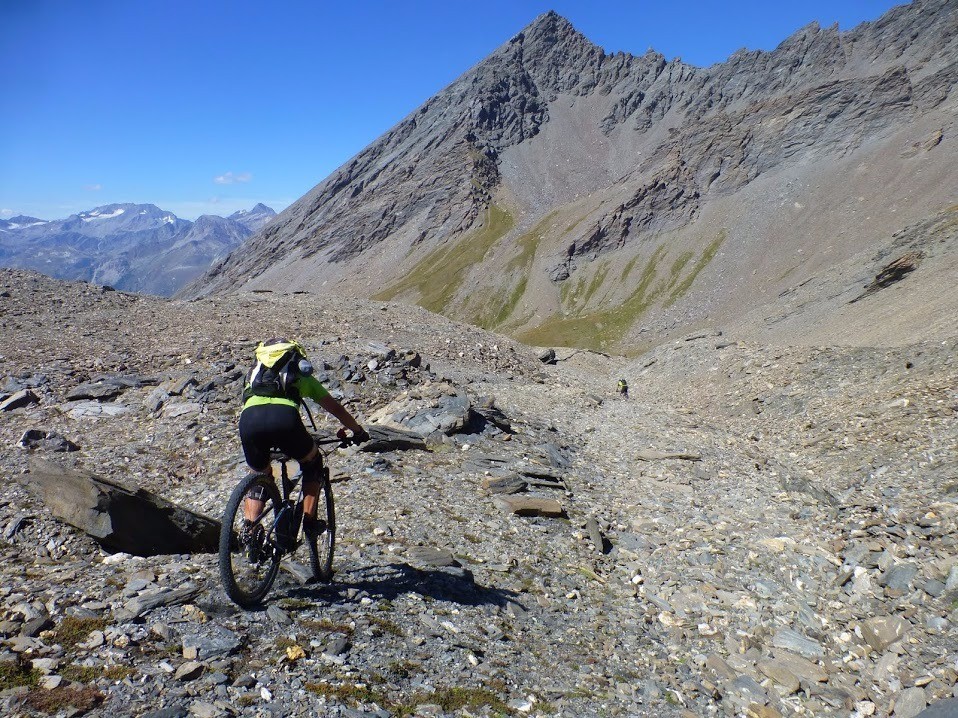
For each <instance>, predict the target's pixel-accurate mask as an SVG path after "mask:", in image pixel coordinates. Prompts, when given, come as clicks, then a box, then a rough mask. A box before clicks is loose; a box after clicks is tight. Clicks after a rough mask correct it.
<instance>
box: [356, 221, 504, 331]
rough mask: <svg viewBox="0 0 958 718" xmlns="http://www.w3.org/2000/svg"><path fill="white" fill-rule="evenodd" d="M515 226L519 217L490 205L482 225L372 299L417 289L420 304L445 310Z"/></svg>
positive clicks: (430, 308) (385, 299)
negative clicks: (516, 217)
mask: <svg viewBox="0 0 958 718" xmlns="http://www.w3.org/2000/svg"><path fill="white" fill-rule="evenodd" d="M514 225H515V220H514V218H513V217H512V215H511V214H509V212H507V211H506V210H504V209H502V208H500V207H498V206H497V205H495V204H490V205H489V207H488V209H487V210H486V216H485V219H484V221H483V224H482V226H480V227H478V228H477V229H476V230H471V231H469V232H467V233H466V234H465V235H464V236H463V237H462V238H461V239H460V240H459V241H458V242H456V243H454V244H452V243H450V244H447V245H445V246H442V247H438V248H436V249H434V250H433V251H431V252H430V253H429V254H427V255H426V256H425V257H424V258H423V259H422V260H420V261H419V263H418V264H416V266H414V267H413V268H412V269H411V270H410V271H409V273H408V274H407V275H406V277H405V278H404V279H402V280H401V281H399V282H397V283H396V284H394V285H393V286H391V287H389V288H387V289H385V290H383V291H382V292H379V293H378V294H376V295H374V296H373V297H372V298H373V299H376V300H379V301H389V300H392V299H395V298H396V297H398V296H400V295H402V294H407V293H410V292H416V293H417V294H418V295H419V301H418V304H419V306H421V307H423V308H424V309H428V310H429V311H431V312H437V313H442V312H443V311H445V310H447V309H448V308H449V305H450V304H451V303H452V300H453V299H454V298H455V296H456V294H457V292H458V291H459V288H460V287H461V286H462V283H463V281H464V280H465V278H466V275H467V274H468V273H469V270H470V269H472V267H473V266H475V265H476V264H478V263H480V262H482V260H483V259H485V256H486V254H487V253H488V252H489V250H490V249H492V247H493V245H495V244H496V242H498V241H499V240H500V239H502V237H503V236H504V235H505V234H506V233H508V232H509V230H511V229H512V227H513V226H514Z"/></svg>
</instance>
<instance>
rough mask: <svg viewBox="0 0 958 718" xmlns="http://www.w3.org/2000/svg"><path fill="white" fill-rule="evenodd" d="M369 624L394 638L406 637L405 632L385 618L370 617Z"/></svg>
mask: <svg viewBox="0 0 958 718" xmlns="http://www.w3.org/2000/svg"><path fill="white" fill-rule="evenodd" d="M369 623H370V624H372V625H373V626H376V628H378V629H379V630H381V631H382V632H383V633H389V634H392V635H393V636H404V635H406V634H405V633H404V632H403V630H402V629H401V628H400V627H399V626H398V625H397V624H396V623H395V621H391V620H389V619H388V618H383V617H382V616H369Z"/></svg>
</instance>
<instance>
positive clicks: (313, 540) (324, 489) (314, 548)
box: [306, 467, 336, 581]
mask: <svg viewBox="0 0 958 718" xmlns="http://www.w3.org/2000/svg"><path fill="white" fill-rule="evenodd" d="M324 511H325V512H326V515H325V517H324V516H323V512H324ZM316 519H317V522H316V529H317V530H316V531H315V532H311V533H309V534H306V544H307V545H308V546H309V563H310V568H311V569H312V571H313V576H314V577H315V578H317V579H319V580H320V581H329V580H330V579H332V577H333V549H334V547H335V545H336V510H335V508H334V506H333V487H332V485H331V484H330V483H329V469H328V468H326V467H323V476H322V480H321V481H320V483H319V495H318V496H317V497H316Z"/></svg>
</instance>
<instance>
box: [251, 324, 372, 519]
mask: <svg viewBox="0 0 958 718" xmlns="http://www.w3.org/2000/svg"><path fill="white" fill-rule="evenodd" d="M256 360H257V361H256V364H255V365H254V366H253V368H252V369H251V370H250V371H249V373H248V374H247V376H246V381H245V384H244V388H243V398H244V402H243V411H242V413H241V414H240V420H239V433H240V441H241V442H242V444H243V454H244V455H245V457H246V463H247V464H248V465H249V467H250V468H251V469H252V470H253V471H255V472H257V473H261V474H268V475H270V476H271V475H272V473H273V468H272V465H271V463H270V456H269V452H270V450H271V449H274V448H275V449H279V450H280V451H282V452H283V453H284V454H286V455H287V456H290V457H292V458H293V459H296V461H297V462H298V463H299V466H300V470H301V471H302V474H303V531H304V532H305V533H306V534H307V535H308V536H315V535H317V534H320V533H322V532H323V531H324V530H325V526H324V525H323V524H322V522H319V521H317V520H316V496H317V494H318V493H319V488H320V484H319V476H320V471H321V469H322V458H321V457H320V454H319V449H318V448H317V447H316V444H315V442H314V441H313V438H312V437H311V436H310V435H309V432H308V431H307V430H306V427H305V426H304V425H303V420H302V417H301V416H300V413H299V407H300V404H301V403H302V400H303V399H304V398H306V397H308V398H310V399H313V400H314V401H316V402H317V403H318V404H319V405H320V406H321V407H323V409H325V410H326V411H328V412H329V413H330V414H332V415H333V416H335V417H336V418H337V419H339V421H340V423H342V425H343V428H342V429H340V430H339V431H338V432H337V434H336V435H337V436H338V437H339V438H340V439H342V440H344V441H349V442H351V443H357V444H358V443H361V442H363V441H367V440H368V439H369V434H367V433H366V431H365V429H363V427H362V425H360V423H359V422H358V421H356V419H355V418H354V417H353V415H352V414H350V413H349V411H348V410H347V409H346V408H345V407H344V406H343V405H342V404H340V403H339V402H338V401H336V399H334V398H333V397H332V396H330V394H329V392H328V391H326V387H324V386H323V385H322V384H321V383H320V382H319V380H318V379H316V378H315V377H314V376H312V370H313V368H312V365H311V364H310V363H309V361H307V359H306V352H305V351H304V350H303V347H302V346H300V344H299V343H297V342H294V341H289V340H288V339H283V338H277V339H270V340H268V341H265V342H261V343H260V344H259V345H258V346H257V347H256ZM347 429H348V430H349V432H351V434H348V433H347ZM263 499H265V496H263V495H259V496H254V495H252V494H251V495H250V496H249V497H248V498H247V501H246V505H245V506H244V514H245V516H246V519H247V520H248V521H255V520H256V518H258V517H259V514H260V512H261V511H262V509H263Z"/></svg>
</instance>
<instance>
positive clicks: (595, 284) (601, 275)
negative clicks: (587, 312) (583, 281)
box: [579, 262, 609, 306]
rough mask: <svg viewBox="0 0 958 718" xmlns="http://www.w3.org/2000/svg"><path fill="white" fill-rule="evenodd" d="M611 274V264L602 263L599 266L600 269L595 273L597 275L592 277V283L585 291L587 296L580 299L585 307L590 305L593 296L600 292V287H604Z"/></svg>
mask: <svg viewBox="0 0 958 718" xmlns="http://www.w3.org/2000/svg"><path fill="white" fill-rule="evenodd" d="M608 274H609V263H608V262H602V264H600V265H599V268H598V269H597V270H596V271H595V274H594V275H593V276H592V281H591V282H589V286H588V287H587V288H586V290H585V294H584V295H583V296H582V297H580V298H579V301H580V302H581V303H582V305H583V306H585V305H586V304H588V303H589V300H590V299H592V296H593V295H594V294H595V293H596V291H598V289H599V287H601V286H602V283H603V282H604V281H605V278H606V276H607V275H608Z"/></svg>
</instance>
